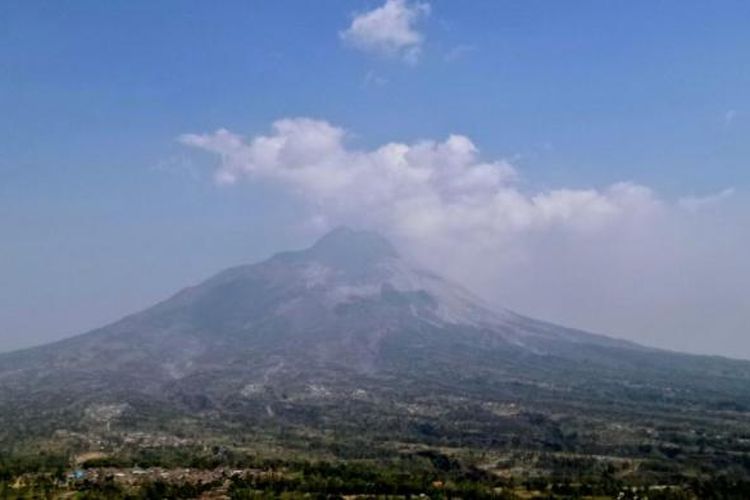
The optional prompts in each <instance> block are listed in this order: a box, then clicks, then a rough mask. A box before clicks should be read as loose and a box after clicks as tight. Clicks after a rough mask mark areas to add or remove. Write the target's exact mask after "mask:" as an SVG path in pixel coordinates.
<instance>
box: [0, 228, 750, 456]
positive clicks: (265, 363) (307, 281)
mask: <svg viewBox="0 0 750 500" xmlns="http://www.w3.org/2000/svg"><path fill="white" fill-rule="evenodd" d="M561 293H564V292H561ZM748 408H750V363H749V362H744V361H736V360H729V359H724V358H718V357H703V356H693V355H685V354H678V353H672V352H667V351H662V350H657V349H651V348H646V347H643V346H640V345H636V344H633V343H630V342H626V341H622V340H617V339H612V338H609V337H605V336H600V335H594V334H590V333H586V332H582V331H579V330H575V329H570V328H564V327H561V326H557V325H553V324H550V323H546V322H542V321H537V320H534V319H531V318H527V317H524V316H522V315H518V314H515V313H513V312H511V311H508V310H501V309H497V308H494V307H491V306H489V305H487V304H486V303H484V302H483V301H482V300H480V299H479V298H477V297H475V296H474V295H473V294H472V293H470V292H469V291H467V290H466V289H464V288H462V287H461V286H459V285H457V284H455V283H452V282H450V281H448V280H446V279H444V278H441V277H440V276H439V275H437V274H435V273H433V272H430V271H427V270H424V269H421V268H419V267H418V266H414V265H412V264H411V263H410V262H408V261H407V260H406V259H403V258H402V257H401V256H400V255H399V253H398V252H397V251H396V249H395V248H394V247H393V246H392V245H391V244H390V243H389V242H388V241H386V240H385V239H383V238H382V237H381V236H379V235H377V234H374V233H370V232H364V231H355V230H352V229H348V228H339V229H336V230H334V231H332V232H331V233H329V234H327V235H326V236H324V237H323V238H321V239H320V240H319V241H317V242H316V243H315V244H314V245H313V246H311V247H310V248H307V249H304V250H301V251H293V252H284V253H280V254H277V255H275V256H273V257H271V258H270V259H268V260H266V261H263V262H260V263H257V264H252V265H243V266H239V267H235V268H231V269H228V270H226V271H223V272H221V273H219V274H217V275H216V276H214V277H212V278H210V279H208V280H206V281H205V282H203V283H201V284H199V285H197V286H193V287H190V288H187V289H184V290H182V291H180V292H179V293H177V294H176V295H174V296H173V297H171V298H169V299H167V300H165V301H163V302H161V303H159V304H157V305H155V306H153V307H151V308H149V309H147V310H145V311H142V312H139V313H137V314H133V315H131V316H128V317H126V318H124V319H121V320H120V321H117V322H115V323H113V324H110V325H108V326H105V327H103V328H99V329H97V330H94V331H91V332H88V333H85V334H83V335H80V336H77V337H73V338H70V339H67V340H63V341H61V342H57V343H54V344H49V345H45V346H41V347H37V348H32V349H27V350H23V351H18V352H14V353H8V354H3V355H0V445H2V446H6V447H12V446H14V443H18V442H19V441H21V440H23V442H26V443H28V442H44V443H52V442H58V441H66V440H68V441H69V440H70V439H71V438H70V436H72V435H75V436H78V437H77V439H90V441H89V444H91V442H93V441H92V440H91V439H92V438H90V436H98V437H97V441H96V442H98V443H101V442H104V441H102V439H104V438H103V437H102V436H105V437H106V436H109V437H110V438H111V437H112V436H113V435H117V436H120V438H122V436H124V435H132V433H134V432H138V433H141V434H139V435H143V433H146V434H148V435H150V436H161V437H160V438H159V439H172V440H173V441H167V442H180V441H179V440H180V439H188V438H187V437H186V436H190V439H193V440H201V439H209V438H210V439H223V438H226V437H227V436H229V437H232V438H238V436H250V435H252V436H255V437H256V438H257V437H258V436H261V435H263V436H270V435H272V436H275V437H274V439H278V440H280V441H279V442H281V441H284V440H286V441H284V442H288V443H296V444H295V446H308V449H309V446H311V445H310V443H315V442H317V443H320V442H328V443H329V444H330V440H335V441H337V442H338V443H347V442H350V443H351V442H358V441H357V440H359V439H363V438H364V437H367V438H368V439H372V442H378V443H381V444H380V445H378V446H381V447H385V448H389V447H391V448H392V447H397V444H398V443H404V442H412V443H417V442H418V443H426V444H430V443H431V444H436V443H439V444H441V445H443V446H462V447H463V446H465V447H469V448H472V447H482V448H487V447H489V448H498V449H505V448H507V447H512V448H514V449H518V448H521V449H542V450H545V449H553V450H575V451H578V452H586V453H598V454H622V453H625V454H627V453H631V454H637V453H639V452H638V451H637V450H639V449H640V448H639V447H640V446H643V445H644V443H648V444H649V445H654V446H673V445H674V446H679V443H680V442H682V441H680V440H681V439H683V438H684V435H691V436H692V434H690V433H691V432H692V433H694V432H695V429H698V428H700V429H704V431H705V429H721V431H720V432H719V431H716V433H715V435H713V437H710V435H709V434H710V433H709V434H706V435H705V439H704V441H705V442H706V443H709V445H710V443H711V442H713V441H712V440H714V441H716V443H714V444H713V446H717V447H718V446H720V447H721V449H722V450H724V449H727V447H729V448H731V447H732V446H734V445H731V446H730V445H727V444H726V443H727V433H729V432H734V433H738V435H739V434H742V433H743V432H746V431H747V429H746V427H747V424H745V422H747V417H748V415H749V414H748V411H747V410H748ZM613 426H615V427H613ZM613 429H618V432H616V433H615V432H614V430H613ZM683 434H684V435H683ZM748 435H750V434H748ZM81 436H89V438H83V437H81ZM165 436H166V437H165ZM604 436H607V437H606V438H604ZM722 436H723V437H722ZM154 439H156V438H154ZM238 439H239V438H238ZM691 439H692V438H691ZM722 439H723V440H724V441H722ZM175 440H176V441H175ZM683 440H684V439H683ZM68 441H66V442H68ZM159 442H160V441H159ZM719 442H721V443H724V444H721V445H720V444H717V443H719ZM737 442H739V441H737ZM675 443H677V444H675ZM290 446H291V444H290ZM321 446H322V445H321ZM341 446H342V447H345V446H344V445H341ZM399 446H400V445H399ZM705 446H706V445H705V443H704V450H705ZM342 447H339V448H338V449H339V451H341V449H343V448H342ZM375 448H377V447H376V446H374V445H373V447H372V449H375ZM732 449H734V448H732ZM623 450H625V451H623ZM727 452H728V451H727ZM358 453H362V450H358Z"/></svg>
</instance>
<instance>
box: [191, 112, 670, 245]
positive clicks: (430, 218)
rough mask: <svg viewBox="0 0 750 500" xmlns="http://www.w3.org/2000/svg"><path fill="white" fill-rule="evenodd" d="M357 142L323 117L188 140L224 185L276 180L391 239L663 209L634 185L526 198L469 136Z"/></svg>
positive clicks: (536, 226)
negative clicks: (211, 157) (209, 159)
mask: <svg viewBox="0 0 750 500" xmlns="http://www.w3.org/2000/svg"><path fill="white" fill-rule="evenodd" d="M348 136H349V134H348V133H347V131H346V130H344V129H343V128H340V127H337V126H334V125H332V124H330V123H328V122H326V121H323V120H314V119H310V118H286V119H282V120H278V121H276V122H274V123H273V125H272V127H271V132H270V133H269V134H267V135H257V136H254V137H250V138H244V137H241V136H240V135H237V134H235V133H232V132H230V131H228V130H224V129H221V130H218V131H216V132H213V133H209V134H186V135H183V136H182V137H180V141H181V142H182V143H183V144H185V145H188V146H192V147H196V148H199V149H202V150H205V151H208V152H211V153H214V154H216V155H217V156H218V158H219V164H218V166H217V170H216V173H215V179H216V181H217V182H219V183H221V184H232V183H235V182H237V181H239V180H241V179H248V180H266V181H272V182H275V183H277V184H278V185H279V186H280V187H283V188H285V189H287V190H288V191H289V192H291V193H294V194H295V195H297V196H300V197H302V198H303V199H304V200H305V201H306V202H308V203H309V204H310V207H311V208H312V209H314V210H316V211H318V212H319V214H318V216H322V217H324V218H326V219H331V220H334V221H338V220H341V219H355V222H356V220H364V222H365V223H367V224H368V225H376V226H378V227H384V228H386V229H387V230H388V232H390V233H393V232H396V233H398V234H407V235H421V236H442V235H446V234H455V233H457V232H459V233H463V232H467V231H473V232H479V233H490V234H503V235H506V234H509V233H514V232H519V231H535V230H542V229H544V228H549V227H553V226H563V227H568V228H570V229H572V230H578V231H586V230H593V229H595V228H597V227H600V226H601V225H604V224H608V223H611V222H612V221H615V220H618V219H620V218H623V217H630V216H637V215H638V214H641V213H643V212H651V211H657V210H659V207H660V204H661V202H660V200H658V199H657V198H656V196H655V195H654V193H653V192H652V191H651V190H650V189H649V188H647V187H645V186H640V185H637V184H634V183H628V182H621V183H616V184H613V185H611V186H606V187H604V188H602V189H593V188H586V189H570V188H560V189H551V190H545V191H538V192H526V191H524V190H522V189H521V188H520V187H519V174H518V172H517V170H516V169H515V168H514V167H513V166H512V165H511V164H510V162H508V161H507V160H504V159H495V160H485V159H483V158H482V156H481V154H480V151H479V149H478V148H477V146H476V145H475V144H474V143H473V142H472V141H471V139H470V138H468V137H466V136H464V135H458V134H454V135H450V136H448V137H447V138H444V139H441V140H421V141H416V142H413V143H405V142H390V143H387V144H383V145H381V146H379V147H376V148H374V149H370V150H365V149H356V148H352V147H349V146H348V145H347V137H348Z"/></svg>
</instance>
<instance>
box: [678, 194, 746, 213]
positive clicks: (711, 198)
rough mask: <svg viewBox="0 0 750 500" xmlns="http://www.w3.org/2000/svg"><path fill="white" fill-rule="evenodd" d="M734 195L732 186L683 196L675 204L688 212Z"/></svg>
mask: <svg viewBox="0 0 750 500" xmlns="http://www.w3.org/2000/svg"><path fill="white" fill-rule="evenodd" d="M733 195H734V188H727V189H724V190H722V191H719V192H718V193H712V194H708V195H705V196H685V197H682V198H680V199H679V200H678V201H677V204H678V205H679V206H680V207H681V208H683V209H684V210H687V211H688V212H698V211H699V210H703V209H705V208H709V207H712V206H714V205H716V204H718V203H721V202H722V201H724V200H727V199H729V198H731V197H732V196H733Z"/></svg>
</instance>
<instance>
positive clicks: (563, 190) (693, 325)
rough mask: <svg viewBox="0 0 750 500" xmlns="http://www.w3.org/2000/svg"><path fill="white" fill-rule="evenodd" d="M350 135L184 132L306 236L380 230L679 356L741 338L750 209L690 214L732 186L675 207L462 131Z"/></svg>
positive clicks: (305, 130) (313, 125)
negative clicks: (268, 190)
mask: <svg viewBox="0 0 750 500" xmlns="http://www.w3.org/2000/svg"><path fill="white" fill-rule="evenodd" d="M348 138H349V134H348V133H347V132H346V131H345V130H344V129H342V128H340V127H337V126H334V125H332V124H330V123H327V122H325V121H320V120H313V119H309V118H291V119H283V120H279V121H277V122H275V123H274V124H273V126H272V129H271V132H270V133H268V134H265V135H256V136H253V137H248V138H245V137H242V136H240V135H237V134H234V133H232V132H229V131H227V130H218V131H216V132H214V133H209V134H187V135H184V136H182V137H181V138H180V140H181V142H182V143H183V144H186V145H188V146H193V147H196V148H198V149H201V150H204V151H208V152H211V153H214V154H215V155H217V157H218V160H219V161H218V165H217V169H216V171H215V176H216V180H217V182H219V183H236V182H239V181H242V180H245V181H248V182H258V181H262V182H264V183H265V184H275V185H276V187H277V189H280V190H282V191H283V192H285V193H287V196H291V197H292V198H294V199H296V200H299V201H300V202H301V203H303V204H304V205H305V206H306V207H307V208H308V210H307V213H308V220H307V221H306V227H307V228H308V229H309V230H310V231H312V232H315V233H316V234H320V233H321V232H322V231H324V230H325V229H327V228H330V227H331V226H334V225H337V224H342V223H345V224H350V225H353V226H357V227H369V228H373V229H377V230H379V231H381V232H383V233H384V234H386V235H387V236H388V237H390V238H391V239H393V240H394V241H396V242H397V244H398V245H399V246H400V247H401V248H402V249H404V250H406V252H407V253H409V254H411V255H412V256H414V257H416V259H417V260H418V261H420V262H422V263H424V264H425V265H427V266H428V267H431V268H433V269H435V270H437V271H439V272H441V273H443V274H446V275H449V276H451V277H453V278H455V279H458V280H460V281H462V282H464V283H466V284H468V285H469V286H470V287H472V288H474V289H475V290H477V291H479V292H480V293H481V294H482V295H484V296H486V297H487V298H488V299H490V300H492V301H495V302H497V303H498V304H501V305H503V306H506V307H510V308H511V309H516V310H519V311H520V312H524V313H527V314H530V315H532V316H537V317H541V318H544V319H548V320H552V321H557V322H561V323H564V324H569V325H574V326H578V327H583V328H586V329H589V330H592V331H599V332H603V333H608V334H612V335H619V336H623V337H626V338H630V339H632V340H636V341H640V342H645V343H647V344H654V345H661V346H664V347H669V348H673V349H678V350H693V351H703V352H718V351H720V350H722V349H723V348H724V347H725V346H731V345H741V344H742V343H743V342H745V341H744V340H742V339H744V338H745V336H746V325H747V324H748V321H750V302H749V300H750V299H748V297H750V294H748V293H747V292H748V291H747V283H748V282H750V281H749V280H750V265H748V261H747V259H746V258H745V257H744V251H743V249H744V248H746V247H747V246H748V245H750V240H748V236H747V231H744V230H743V228H745V227H748V224H750V220H748V217H750V215H748V214H750V210H747V209H746V208H743V207H742V206H736V207H733V206H730V205H731V204H730V203H729V202H727V203H722V204H719V205H717V208H716V209H715V210H700V209H701V208H703V207H707V206H709V205H712V204H715V203H716V202H717V201H721V200H725V199H727V198H729V197H730V196H731V195H732V190H731V189H730V190H725V191H722V192H720V193H717V194H715V195H711V196H707V197H693V198H682V199H680V200H678V201H677V202H675V203H671V202H668V201H666V200H664V199H662V198H661V197H660V196H658V195H657V194H656V193H655V192H654V191H653V190H652V189H650V188H648V187H646V186H642V185H639V184H635V183H632V182H620V183H614V184H612V185H609V186H604V187H602V188H588V187H587V188H574V187H559V188H553V189H544V190H532V189H528V188H527V187H525V186H526V184H525V183H524V181H523V180H522V178H521V176H520V174H519V172H518V171H517V169H516V168H515V167H514V166H513V165H511V164H510V163H509V162H508V161H506V160H503V159H498V160H488V159H485V158H482V155H481V154H480V151H479V150H478V148H477V147H476V145H475V144H474V143H473V142H472V141H471V140H470V139H469V138H468V137H465V136H462V135H451V136H449V137H447V138H446V139H443V140H422V141H416V142H411V143H406V142H390V143H386V144H383V145H381V146H379V147H375V148H372V149H362V148H354V147H351V146H350V145H349V141H348ZM737 201H738V202H739V200H737ZM706 332H711V334H710V335H706ZM717 339H723V340H717ZM722 342H723V344H722ZM747 349H750V347H748V346H747V345H746V350H745V351H744V354H745V355H747V356H750V351H749V350H747ZM724 352H730V351H727V350H725V351H724ZM731 352H736V351H731Z"/></svg>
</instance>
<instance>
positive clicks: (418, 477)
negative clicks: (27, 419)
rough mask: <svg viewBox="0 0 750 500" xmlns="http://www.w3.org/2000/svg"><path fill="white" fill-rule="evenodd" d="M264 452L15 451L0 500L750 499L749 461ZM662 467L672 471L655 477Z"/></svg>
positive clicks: (5, 465)
mask: <svg viewBox="0 0 750 500" xmlns="http://www.w3.org/2000/svg"><path fill="white" fill-rule="evenodd" d="M262 448H263V449H264V450H265V451H264V452H263V453H262V454H261V455H259V454H258V453H254V452H248V451H247V450H242V449H232V448H228V447H224V446H218V445H213V446H205V445H204V446H184V447H174V446H170V447H164V448H140V447H136V448H131V449H129V450H127V451H126V450H123V451H121V452H120V453H119V454H108V453H102V452H96V453H91V452H90V453H84V454H78V455H76V454H72V455H71V454H49V453H35V454H31V455H16V456H9V455H7V454H6V455H4V456H3V457H2V459H0V499H6V498H13V499H16V498H80V499H98V498H133V499H139V498H154V499H157V498H229V499H249V498H285V499H293V498H342V497H348V498H351V497H362V498H384V497H388V498H412V497H419V496H423V495H426V496H427V497H430V498H500V499H531V498H536V499H543V498H544V499H574V498H590V499H609V498H612V499H615V498H617V499H636V498H639V499H644V498H649V499H652V500H653V499H714V498H715V499H746V498H750V480H749V479H748V477H749V476H748V469H747V466H748V464H747V462H746V461H743V460H738V461H737V463H735V464H733V465H732V466H731V467H727V468H726V470H725V471H724V472H723V473H720V474H700V473H696V472H695V471H696V470H699V469H700V466H701V464H699V463H696V464H694V465H695V467H696V468H688V467H684V466H680V467H676V466H674V465H673V466H672V467H671V468H670V466H669V464H670V461H669V460H664V461H659V460H645V459H620V458H616V457H600V456H583V455H576V454H570V453H560V452H509V453H500V452H497V451H487V450H485V451H484V452H480V451H478V450H449V449H435V448H430V447H424V446H405V447H404V448H403V449H401V450H400V451H399V452H398V453H394V454H393V456H390V457H385V456H383V457H381V458H377V459H376V458H368V459H340V458H315V457H313V455H311V454H308V456H307V457H306V458H304V459H300V458H299V456H300V453H299V451H298V450H289V449H283V448H270V447H265V446H262ZM329 451H330V450H329ZM262 455H266V456H262ZM328 456H330V455H328ZM295 457H296V458H295ZM660 467H661V468H664V467H667V468H670V470H671V471H672V473H671V474H670V475H663V474H662V475H661V476H658V475H654V471H658V469H659V468H660ZM662 472H663V471H662ZM657 477H658V480H657Z"/></svg>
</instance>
